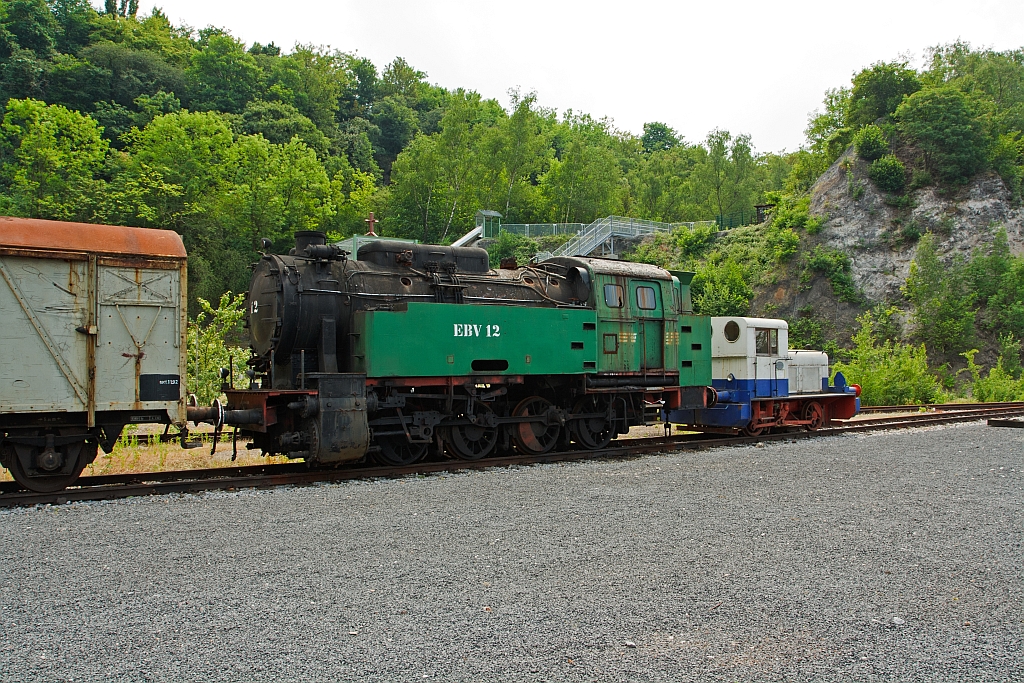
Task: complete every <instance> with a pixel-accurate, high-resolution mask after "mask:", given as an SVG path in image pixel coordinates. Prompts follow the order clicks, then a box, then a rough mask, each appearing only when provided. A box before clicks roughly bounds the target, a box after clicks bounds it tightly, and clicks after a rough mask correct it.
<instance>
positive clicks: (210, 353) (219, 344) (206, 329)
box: [186, 292, 249, 406]
mask: <svg viewBox="0 0 1024 683" xmlns="http://www.w3.org/2000/svg"><path fill="white" fill-rule="evenodd" d="M244 303H245V294H239V295H238V296H236V297H232V296H231V292H226V293H225V294H224V295H223V296H221V298H220V302H219V303H218V304H217V308H214V307H213V306H211V305H210V302H209V301H207V300H206V299H202V298H201V299H199V306H200V307H201V311H200V313H199V314H198V315H197V316H196V317H195V319H193V320H189V321H188V331H187V335H186V339H187V340H188V375H187V377H186V388H187V391H188V393H190V394H195V395H196V398H197V399H198V400H199V405H201V406H206V405H209V404H210V403H211V402H212V401H213V399H215V398H217V397H219V396H220V394H221V391H220V385H221V382H222V380H221V378H220V369H221V368H226V367H228V366H229V365H230V363H231V360H230V359H231V357H232V356H233V357H234V366H235V377H234V384H235V386H236V387H243V388H244V387H248V386H249V385H248V379H247V378H246V376H245V361H246V359H247V358H248V356H249V353H248V351H247V350H246V349H244V348H242V347H241V346H229V344H231V343H232V342H235V343H237V342H238V339H239V335H240V326H241V322H242V318H243V317H245V309H244V308H243V305H244Z"/></svg>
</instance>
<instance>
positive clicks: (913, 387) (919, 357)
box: [832, 313, 939, 406]
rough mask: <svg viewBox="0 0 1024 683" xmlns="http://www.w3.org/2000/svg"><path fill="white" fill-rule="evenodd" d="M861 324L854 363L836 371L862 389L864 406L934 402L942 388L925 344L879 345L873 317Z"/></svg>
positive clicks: (842, 364)
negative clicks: (931, 366)
mask: <svg viewBox="0 0 1024 683" xmlns="http://www.w3.org/2000/svg"><path fill="white" fill-rule="evenodd" d="M857 322H858V323H860V328H859V329H858V331H857V334H855V335H854V337H853V342H854V347H853V350H852V351H851V352H850V360H849V361H848V362H842V361H840V362H837V363H835V364H834V365H833V366H832V370H833V373H835V372H842V373H843V375H844V376H845V377H846V381H847V382H850V383H852V384H859V385H860V387H861V399H860V400H861V403H863V404H864V405H866V406H877V405H902V404H913V403H931V402H932V401H934V400H935V397H936V395H937V394H938V392H939V384H938V382H937V381H936V379H935V377H934V376H933V375H932V374H931V372H929V371H928V353H927V351H926V350H925V346H924V344H921V345H920V346H913V345H910V344H901V343H899V342H893V341H885V342H881V343H879V341H878V339H877V338H876V336H875V330H874V322H873V320H872V317H871V314H870V313H865V314H864V315H862V316H861V317H859V318H857ZM833 376H834V375H833Z"/></svg>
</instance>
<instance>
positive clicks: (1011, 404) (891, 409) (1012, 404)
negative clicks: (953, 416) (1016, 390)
mask: <svg viewBox="0 0 1024 683" xmlns="http://www.w3.org/2000/svg"><path fill="white" fill-rule="evenodd" d="M981 407H988V408H1016V407H1024V401H1007V402H1003V403H996V402H993V403H927V404H915V405H900V406H861V407H860V412H861V413H905V412H917V411H922V410H925V411H927V410H943V411H946V410H965V409H969V408H981Z"/></svg>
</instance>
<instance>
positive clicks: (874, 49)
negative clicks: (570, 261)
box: [97, 0, 1024, 152]
mask: <svg viewBox="0 0 1024 683" xmlns="http://www.w3.org/2000/svg"><path fill="white" fill-rule="evenodd" d="M97 4H99V3H97ZM141 4H142V7H143V8H146V7H147V5H148V3H146V2H145V1H144V2H143V3H141ZM158 5H159V6H161V7H162V9H163V10H164V12H165V13H166V14H167V15H168V17H169V18H170V19H171V21H172V22H174V23H175V24H181V23H186V24H188V25H190V26H193V27H195V28H201V27H204V26H207V25H214V26H218V27H222V28H226V29H228V30H230V31H231V33H232V34H233V35H235V36H236V37H238V38H240V39H242V40H244V41H245V42H246V43H252V42H253V41H259V42H261V43H268V42H271V41H273V42H274V43H276V44H277V45H280V46H282V47H283V48H284V49H285V51H287V50H288V49H290V48H291V47H292V46H293V45H294V44H295V43H296V42H301V43H312V44H315V45H326V46H330V47H332V48H336V49H340V50H344V51H349V52H358V54H359V55H361V56H363V57H369V58H370V59H371V60H373V62H374V63H375V64H376V65H377V67H378V69H380V68H382V67H383V66H384V65H385V64H386V63H388V62H390V61H391V60H392V59H393V58H394V57H395V56H397V55H400V56H402V57H405V59H406V60H408V61H409V63H410V64H412V65H413V66H414V67H415V68H417V69H419V70H421V71H425V72H426V73H427V77H428V80H429V81H431V82H433V83H437V84H439V85H441V86H444V87H446V88H456V87H464V88H467V89H471V90H476V91H477V92H479V93H481V94H482V95H483V96H485V97H494V98H497V99H498V100H500V101H501V102H502V103H503V104H506V105H507V103H508V96H507V92H508V90H509V89H510V88H514V87H519V88H520V89H521V90H522V91H524V92H526V91H530V90H535V91H536V92H537V94H538V97H539V102H540V104H541V105H543V106H547V107H553V108H555V109H557V110H558V111H559V113H561V112H563V111H565V110H566V109H573V110H575V111H580V112H587V113H590V114H591V115H593V116H594V117H596V118H601V117H608V118H610V119H612V120H613V121H614V124H615V126H616V127H618V128H620V129H622V130H628V131H632V132H634V133H640V132H641V131H642V128H643V124H644V122H645V121H663V122H665V123H667V124H668V125H670V126H672V127H673V128H675V129H676V130H677V131H679V132H680V133H682V134H683V135H684V136H685V137H686V138H687V139H688V140H689V141H691V142H695V141H699V140H701V139H703V138H704V136H705V135H706V134H707V133H708V132H709V131H710V130H712V129H713V128H716V127H718V128H724V129H726V130H729V131H731V132H733V133H749V134H751V135H752V136H753V142H754V145H755V147H756V148H757V149H758V150H759V151H762V152H767V151H781V150H783V149H786V150H789V151H792V150H795V149H797V148H798V147H799V146H800V144H801V143H802V142H803V129H804V127H805V125H806V121H807V115H808V113H809V112H811V111H812V110H814V109H815V108H817V107H818V106H819V105H820V103H821V100H822V97H823V95H824V92H825V89H826V88H832V87H837V86H840V85H846V84H848V83H849V80H850V77H851V76H852V74H853V73H854V72H855V71H858V70H860V69H861V68H863V67H865V66H867V65H869V64H870V63H872V62H875V61H879V60H886V61H888V60H891V59H894V58H896V57H898V56H900V55H908V56H910V57H911V58H912V59H913V61H914V63H915V66H920V65H921V63H922V55H923V53H924V51H925V49H926V48H927V47H929V46H931V45H936V44H939V43H947V42H952V41H954V40H957V39H961V40H965V41H967V42H970V43H971V44H972V45H973V46H974V47H991V48H994V49H997V50H1007V49H1016V48H1019V47H1024V2H1022V0H970V1H968V0H960V1H959V2H953V1H951V0H906V1H903V0H885V1H883V0H859V1H856V2H836V1H832V2H829V1H828V0H817V1H811V0H790V1H786V2H771V1H762V2H752V1H748V0H717V1H716V0H703V1H701V2H693V1H691V0H686V1H682V2H666V1H660V2H659V1H655V0H625V1H622V2H606V1H605V0H591V1H589V2H586V1H581V0H505V1H504V2H501V3H497V2H486V1H483V0H477V1H472V0H369V1H367V0H361V1H359V2H352V1H350V0H335V1H333V2H332V1H330V0H298V1H295V0H293V1H292V2H281V0H273V1H272V2H271V1H269V0H162V1H160V2H159V3H158Z"/></svg>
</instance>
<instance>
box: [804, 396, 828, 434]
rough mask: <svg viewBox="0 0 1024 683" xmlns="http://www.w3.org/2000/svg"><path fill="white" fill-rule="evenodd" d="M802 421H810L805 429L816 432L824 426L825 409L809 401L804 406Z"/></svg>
mask: <svg viewBox="0 0 1024 683" xmlns="http://www.w3.org/2000/svg"><path fill="white" fill-rule="evenodd" d="M803 419H805V420H809V421H810V424H808V425H807V429H808V430H809V431H812V432H816V431H818V430H819V429H821V428H822V426H823V425H824V424H825V409H824V408H822V407H821V404H820V403H818V402H817V401H811V402H810V403H808V404H807V405H805V406H804V412H803Z"/></svg>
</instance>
